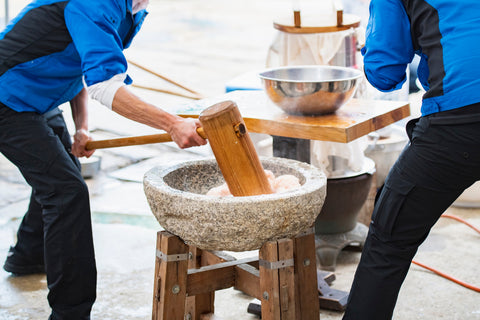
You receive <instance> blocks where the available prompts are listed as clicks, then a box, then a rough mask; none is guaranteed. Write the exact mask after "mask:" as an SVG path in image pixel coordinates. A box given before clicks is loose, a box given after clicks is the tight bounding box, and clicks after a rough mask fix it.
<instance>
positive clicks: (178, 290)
mask: <svg viewBox="0 0 480 320" xmlns="http://www.w3.org/2000/svg"><path fill="white" fill-rule="evenodd" d="M172 292H173V293H174V294H178V293H179V292H180V286H179V285H178V284H176V285H174V286H173V288H172Z"/></svg>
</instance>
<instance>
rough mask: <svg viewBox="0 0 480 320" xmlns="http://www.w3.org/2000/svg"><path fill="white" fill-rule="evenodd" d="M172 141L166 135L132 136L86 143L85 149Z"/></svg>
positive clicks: (201, 134) (200, 132)
mask: <svg viewBox="0 0 480 320" xmlns="http://www.w3.org/2000/svg"><path fill="white" fill-rule="evenodd" d="M197 133H198V135H199V136H201V137H202V138H204V139H206V138H207V136H206V135H205V132H204V131H203V128H197ZM169 141H172V137H171V136H170V135H169V134H168V133H160V134H151V135H145V136H133V137H124V138H114V139H107V140H91V141H88V142H87V145H86V149H87V150H93V149H105V148H116V147H126V146H136V145H141V144H150V143H161V142H169Z"/></svg>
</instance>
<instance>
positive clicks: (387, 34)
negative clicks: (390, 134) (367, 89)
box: [362, 0, 414, 92]
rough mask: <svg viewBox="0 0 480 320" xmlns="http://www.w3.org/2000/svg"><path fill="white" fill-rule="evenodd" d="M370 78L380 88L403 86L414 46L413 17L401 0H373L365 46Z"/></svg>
mask: <svg viewBox="0 0 480 320" xmlns="http://www.w3.org/2000/svg"><path fill="white" fill-rule="evenodd" d="M362 54H363V56H364V70H365V75H366V77H367V79H368V82H370V84H371V85H372V86H374V87H375V88H377V89H378V90H380V91H384V92H387V91H393V90H397V89H400V88H401V87H402V84H403V83H404V82H405V80H406V72H405V71H406V68H407V65H408V64H409V63H410V62H411V61H412V59H413V55H414V49H413V44H412V38H411V34H410V21H409V19H408V16H407V13H406V12H405V8H404V6H403V4H402V3H401V1H400V0H372V1H371V2H370V18H369V21H368V25H367V30H366V41H365V46H364V47H363V48H362Z"/></svg>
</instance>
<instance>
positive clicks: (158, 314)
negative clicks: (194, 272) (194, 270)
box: [152, 231, 188, 320]
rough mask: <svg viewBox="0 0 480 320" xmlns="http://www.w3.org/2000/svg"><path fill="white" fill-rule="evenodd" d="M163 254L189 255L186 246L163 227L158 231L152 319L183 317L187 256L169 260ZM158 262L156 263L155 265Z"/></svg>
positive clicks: (177, 319)
mask: <svg viewBox="0 0 480 320" xmlns="http://www.w3.org/2000/svg"><path fill="white" fill-rule="evenodd" d="M160 253H161V254H163V256H164V257H170V256H175V255H176V256H182V255H185V254H187V255H188V246H187V245H185V243H183V241H182V240H180V238H178V237H177V236H174V235H172V234H170V233H168V232H166V231H161V232H159V233H158V234H157V256H156V261H155V281H154V290H155V291H154V301H153V311H152V319H153V320H183V319H184V315H185V298H186V287H187V269H188V260H187V259H184V260H182V259H179V261H176V259H174V260H172V261H168V259H166V260H165V259H162V258H160V257H159V254H160ZM157 264H158V265H157Z"/></svg>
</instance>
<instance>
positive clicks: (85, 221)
mask: <svg viewBox="0 0 480 320" xmlns="http://www.w3.org/2000/svg"><path fill="white" fill-rule="evenodd" d="M70 147H71V141H70V136H69V134H68V131H67V128H66V125H65V122H64V119H63V116H62V114H61V112H60V111H59V110H58V111H57V112H53V113H50V114H49V115H46V116H41V115H38V114H36V113H32V112H21V113H19V112H15V111H13V110H11V109H9V108H7V107H6V106H4V105H2V104H0V152H1V153H2V154H3V155H5V157H7V158H8V159H9V160H10V161H11V162H12V163H13V164H15V165H16V166H17V167H18V169H19V170H20V171H21V173H22V175H23V177H24V178H25V180H26V181H27V183H28V184H29V185H30V186H31V187H32V196H31V201H30V205H29V208H28V211H27V213H26V214H25V216H24V219H23V220H22V223H21V225H20V228H19V230H18V234H17V235H18V241H17V244H16V246H15V248H14V252H15V253H18V254H20V255H23V256H26V257H28V258H31V259H38V260H40V259H42V257H43V258H44V261H45V268H46V273H47V284H48V288H49V293H48V301H49V304H50V306H51V308H52V314H51V317H50V319H52V320H53V319H68V320H72V319H82V320H83V319H89V318H90V311H91V308H92V305H93V303H94V301H95V298H96V276H97V273H96V266H95V256H94V249H93V239H92V225H91V217H90V204H89V195H88V189H87V186H86V184H85V182H84V180H83V178H82V176H81V174H80V166H79V163H78V160H77V159H76V158H75V157H74V156H73V155H71V154H70V153H69V150H70Z"/></svg>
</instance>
